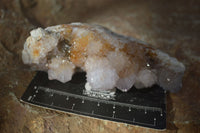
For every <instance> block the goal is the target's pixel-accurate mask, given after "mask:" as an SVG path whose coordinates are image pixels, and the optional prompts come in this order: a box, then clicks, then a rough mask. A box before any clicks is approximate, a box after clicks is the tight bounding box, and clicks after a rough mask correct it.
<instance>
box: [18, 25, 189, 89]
mask: <svg viewBox="0 0 200 133" xmlns="http://www.w3.org/2000/svg"><path fill="white" fill-rule="evenodd" d="M30 34H31V35H30V36H29V37H28V38H27V40H26V42H25V44H24V49H23V51H22V59H23V62H24V63H25V64H29V65H31V66H32V67H34V68H36V69H37V70H42V71H46V72H47V73H48V77H49V79H50V80H51V79H56V80H59V81H61V82H63V83H64V82H67V81H69V80H71V78H72V76H73V74H74V73H75V72H76V70H77V68H79V69H81V70H83V71H85V72H86V73H87V74H86V77H87V83H86V89H91V90H97V91H105V90H111V89H113V88H114V87H116V88H117V89H119V90H121V91H123V92H126V91H128V90H129V89H130V88H131V87H132V86H133V85H134V86H135V87H136V88H138V89H140V88H147V87H151V86H152V85H154V84H158V85H160V86H161V87H162V88H163V89H165V90H169V91H171V92H176V91H177V90H179V89H180V88H181V86H182V77H183V74H184V71H185V66H184V65H183V64H182V63H181V62H179V61H178V60H177V59H176V58H173V57H170V56H169V55H168V54H166V53H164V52H162V51H160V50H157V49H154V48H152V47H151V46H150V45H148V44H147V43H144V42H142V41H139V40H137V39H134V38H131V37H127V36H123V35H119V34H117V33H114V32H112V31H110V30H109V29H107V28H105V27H102V26H98V25H89V24H82V23H71V24H64V25H57V26H51V27H47V28H45V29H42V28H37V29H34V30H32V31H31V32H30Z"/></svg>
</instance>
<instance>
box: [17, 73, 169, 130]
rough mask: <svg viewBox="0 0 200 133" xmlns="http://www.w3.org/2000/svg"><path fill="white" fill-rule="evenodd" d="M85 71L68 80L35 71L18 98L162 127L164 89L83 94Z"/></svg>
mask: <svg viewBox="0 0 200 133" xmlns="http://www.w3.org/2000/svg"><path fill="white" fill-rule="evenodd" d="M85 83H86V78H85V73H76V74H74V76H73V78H72V80H71V81H69V82H67V83H61V82H59V81H56V80H48V75H47V73H45V72H38V73H37V75H36V76H35V78H34V79H33V80H32V82H31V83H30V85H29V87H28V88H27V90H26V91H25V93H24V94H23V96H22V97H21V101H22V102H25V103H29V104H32V105H36V106H41V107H45V108H49V109H53V110H58V111H62V112H70V113H75V114H79V115H84V116H89V117H94V118H99V119H105V120H110V121H115V122H121V123H127V124H132V125H138V126H143V127H148V128H154V129H161V130H162V129H165V128H166V100H165V91H164V90H163V89H162V88H160V87H159V86H157V85H154V86H153V87H151V88H146V89H135V88H134V87H133V88H131V89H130V90H129V91H128V92H121V91H119V90H116V92H115V94H114V95H112V96H111V95H109V94H108V95H106V94H101V93H89V94H88V93H87V91H86V90H85Z"/></svg>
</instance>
